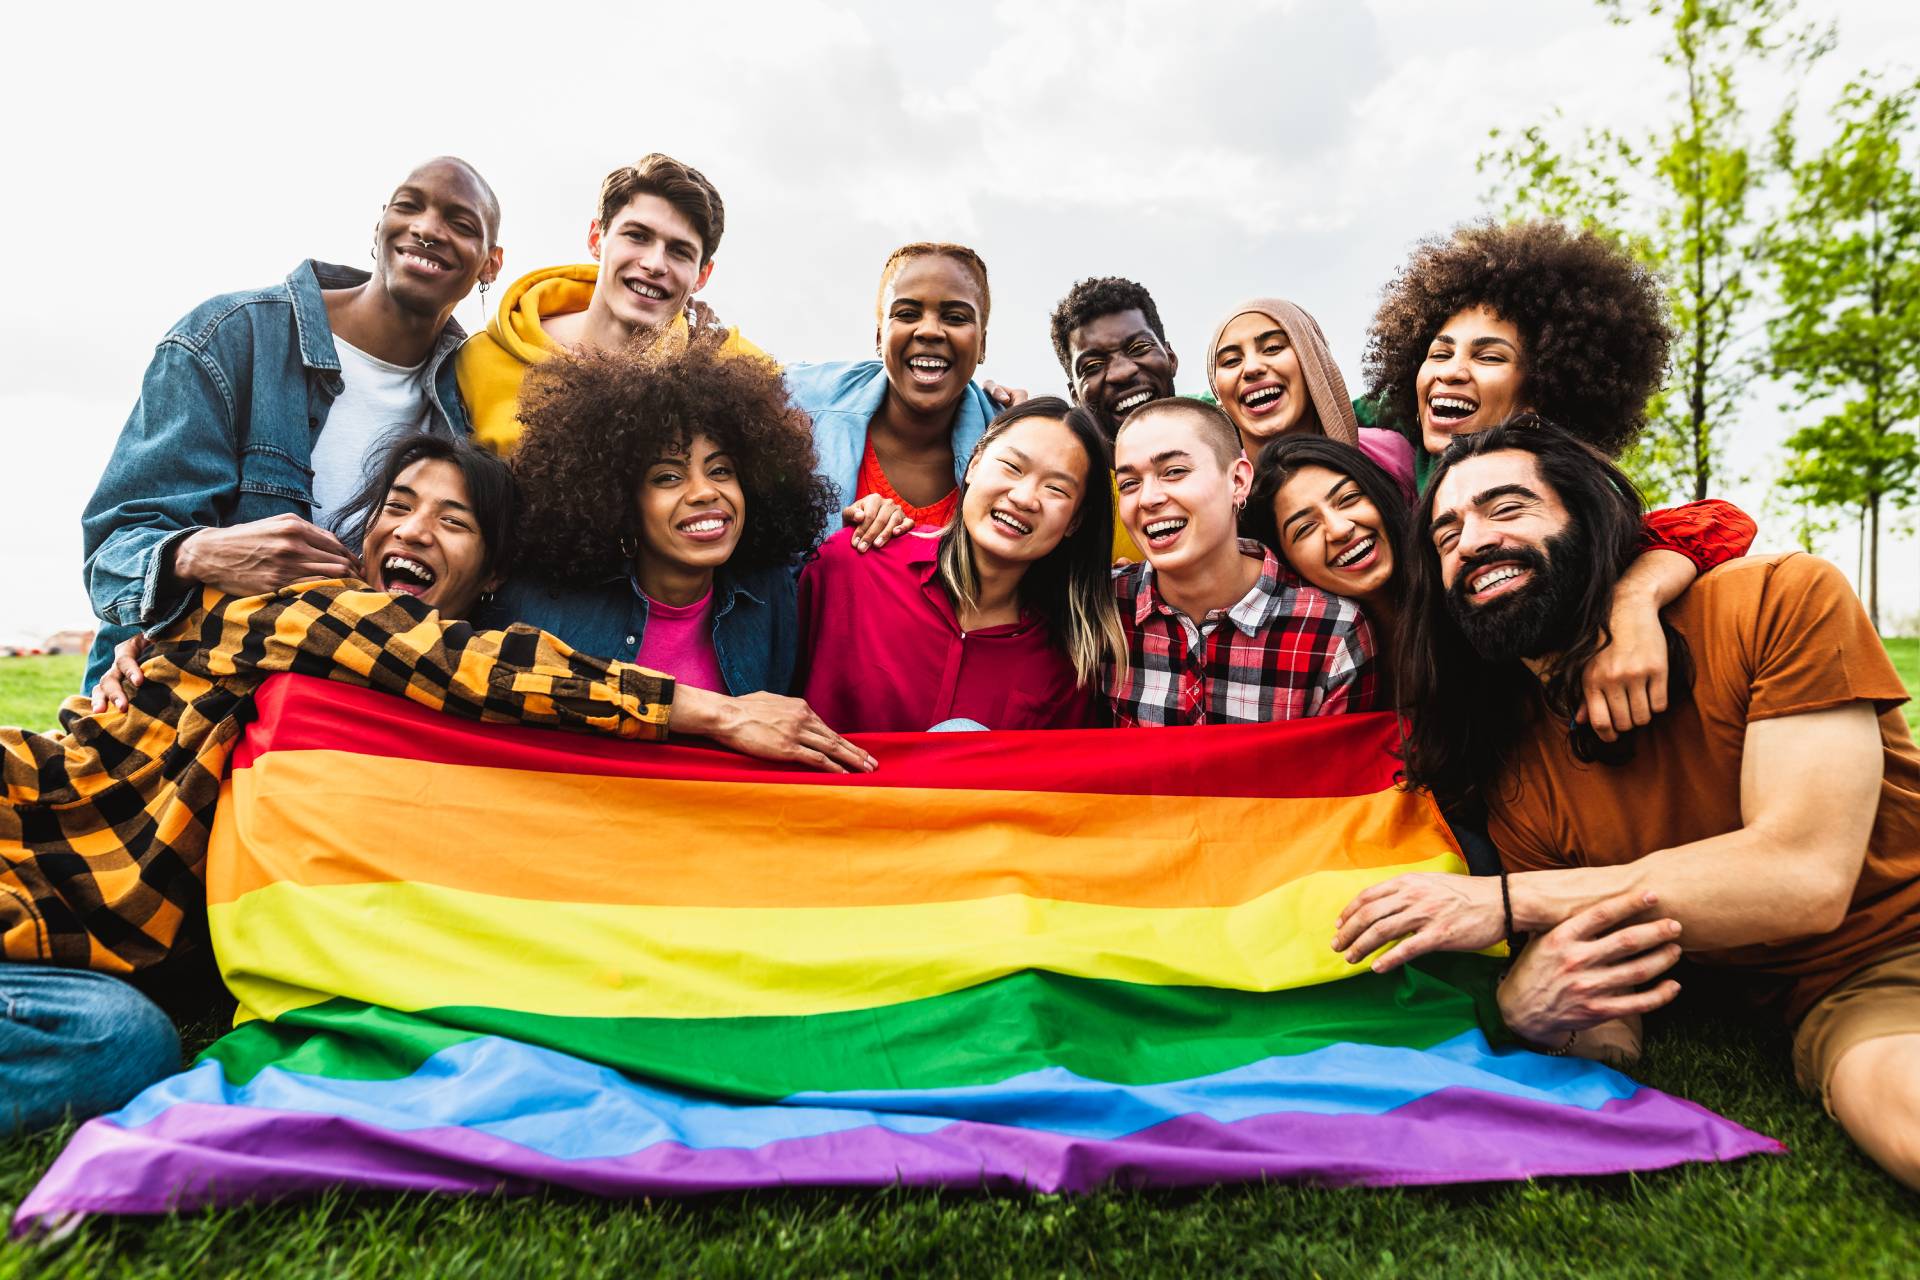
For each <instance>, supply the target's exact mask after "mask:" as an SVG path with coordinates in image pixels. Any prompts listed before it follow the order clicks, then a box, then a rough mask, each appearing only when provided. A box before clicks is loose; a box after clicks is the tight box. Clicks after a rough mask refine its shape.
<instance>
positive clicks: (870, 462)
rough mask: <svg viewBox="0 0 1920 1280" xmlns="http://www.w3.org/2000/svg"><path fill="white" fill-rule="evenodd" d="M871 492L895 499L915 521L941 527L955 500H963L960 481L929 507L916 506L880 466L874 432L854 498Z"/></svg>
mask: <svg viewBox="0 0 1920 1280" xmlns="http://www.w3.org/2000/svg"><path fill="white" fill-rule="evenodd" d="M870 493H877V494H879V495H880V496H881V497H883V498H886V499H888V500H889V501H892V502H894V503H896V504H897V505H898V506H899V508H900V509H901V510H902V511H904V512H906V513H907V514H908V515H909V516H911V517H912V518H913V522H914V523H915V524H932V525H939V526H941V527H942V528H944V527H945V526H946V523H947V520H948V519H949V518H950V517H951V516H952V515H953V505H954V503H956V502H958V501H960V489H959V486H957V485H956V486H955V487H953V488H952V489H949V490H948V491H947V496H946V497H944V498H942V499H940V501H938V502H936V503H934V504H933V505H932V506H928V507H916V506H914V505H913V504H912V503H911V502H908V501H907V500H906V499H905V498H903V497H901V496H900V495H899V494H898V493H895V492H894V489H893V486H892V485H891V484H889V483H887V473H886V472H884V471H882V470H881V469H880V455H879V454H877V453H875V452H874V451H873V437H872V436H871V435H869V436H868V437H867V449H866V452H865V453H862V454H861V455H860V474H859V476H858V477H856V478H855V480H854V482H853V496H854V500H855V501H858V500H859V499H861V498H864V497H866V496H867V495H868V494H870Z"/></svg>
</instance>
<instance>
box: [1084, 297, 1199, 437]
mask: <svg viewBox="0 0 1920 1280" xmlns="http://www.w3.org/2000/svg"><path fill="white" fill-rule="evenodd" d="M1067 360H1068V363H1069V365H1070V366H1071V368H1072V369H1073V397H1074V399H1075V400H1077V401H1079V402H1080V403H1081V404H1083V405H1085V406H1086V407H1087V408H1088V409H1091V410H1092V411H1093V415H1094V416H1095V417H1096V418H1098V419H1099V420H1100V427H1101V429H1102V430H1103V431H1105V432H1106V433H1107V439H1109V440H1111V439H1113V437H1114V436H1115V435H1117V434H1119V431H1120V424H1121V423H1122V422H1125V421H1126V419H1127V415H1129V414H1131V413H1132V412H1133V411H1134V410H1135V409H1138V408H1139V407H1140V406H1141V405H1143V404H1146V403H1147V402H1148V401H1151V400H1164V399H1165V398H1166V397H1168V396H1170V395H1172V394H1173V376H1174V374H1175V373H1177V372H1179V369H1180V360H1179V358H1178V357H1177V356H1175V355H1174V354H1173V351H1172V349H1171V348H1169V347H1168V346H1167V344H1166V343H1164V342H1162V341H1161V340H1160V339H1159V337H1158V336H1157V335H1156V334H1155V333H1154V332H1153V329H1152V328H1151V327H1150V326H1149V325H1148V324H1147V317H1146V313H1145V312H1143V311H1141V310H1140V309H1139V308H1137V307H1135V308H1132V309H1130V310H1127V311H1116V312H1114V313H1113V314H1111V315H1104V316H1098V317H1096V318H1094V319H1092V320H1089V321H1087V322H1086V323H1085V324H1083V325H1081V326H1080V327H1079V328H1077V329H1074V330H1072V331H1071V332H1069V333H1068V334H1067Z"/></svg>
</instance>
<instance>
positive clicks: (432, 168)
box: [373, 160, 501, 316]
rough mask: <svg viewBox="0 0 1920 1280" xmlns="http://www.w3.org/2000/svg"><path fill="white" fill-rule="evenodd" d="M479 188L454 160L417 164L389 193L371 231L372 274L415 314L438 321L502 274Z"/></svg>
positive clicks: (497, 247) (469, 173)
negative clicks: (475, 289) (480, 285)
mask: <svg viewBox="0 0 1920 1280" xmlns="http://www.w3.org/2000/svg"><path fill="white" fill-rule="evenodd" d="M487 207H488V205H487V196H486V191H485V188H484V187H482V186H481V184H480V181H479V179H478V178H476V177H475V176H474V173H473V171H472V170H471V169H469V168H467V167H466V166H465V165H463V164H461V163H459V162H458V161H455V160H434V161H429V162H428V163H426V164H423V165H421V166H420V167H419V168H418V169H415V170H414V171H413V172H412V173H411V174H408V175H407V180H406V181H405V182H403V183H401V184H400V185H399V186H398V187H396V188H394V192H393V195H392V196H390V197H389V198H388V200H387V203H386V206H385V207H384V208H383V209H381V211H380V221H379V222H378V223H377V224H376V225H375V227H374V233H373V235H374V273H375V275H376V276H378V277H379V278H380V279H381V281H382V282H383V283H384V285H385V288H386V291H387V294H388V295H389V296H390V297H392V298H393V299H394V301H395V302H397V303H399V304H400V306H401V307H403V308H405V309H406V310H409V311H412V312H414V313H416V314H418V315H432V316H439V315H442V314H444V313H445V312H446V311H448V310H449V309H451V308H452V307H453V305H454V304H455V303H457V302H459V301H460V300H461V299H462V298H464V297H466V296H467V294H468V293H470V292H472V290H473V286H474V285H475V284H477V283H479V282H480V281H483V280H484V281H486V282H488V283H489V284H490V283H492V282H493V279H494V277H495V276H497V275H498V274H499V273H500V261H501V257H500V246H499V245H496V244H494V243H492V239H493V237H492V233H491V232H490V231H489V230H488V224H487V215H486V209H487Z"/></svg>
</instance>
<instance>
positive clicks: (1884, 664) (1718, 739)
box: [1488, 553, 1920, 1021]
mask: <svg viewBox="0 0 1920 1280" xmlns="http://www.w3.org/2000/svg"><path fill="white" fill-rule="evenodd" d="M1666 616H1667V621H1668V622H1670V623H1672V624H1673V626H1674V629H1675V630H1677V631H1679V632H1680V634H1681V635H1683V636H1685V637H1686V641H1687V645H1688V648H1689V649H1690V650H1691V651H1692V656H1693V669H1694V679H1693V696H1692V698H1691V699H1690V700H1688V701H1687V702H1686V703H1684V704H1682V705H1679V706H1676V707H1674V708H1673V709H1672V710H1670V711H1668V712H1667V713H1666V714H1665V715H1663V716H1661V717H1660V718H1659V719H1657V720H1655V721H1654V723H1653V724H1652V725H1650V726H1649V727H1647V728H1646V729H1643V730H1641V731H1640V732H1639V733H1637V734H1636V735H1635V737H1636V738H1637V740H1638V742H1637V746H1636V748H1635V751H1634V756H1633V759H1632V760H1631V761H1629V762H1628V763H1627V764H1625V765H1622V766H1619V767H1612V766H1608V765H1601V764H1581V763H1580V762H1579V761H1577V760H1575V759H1574V758H1573V753H1572V751H1571V750H1570V749H1569V747H1568V745H1567V733H1566V728H1565V726H1564V725H1562V724H1560V723H1558V722H1556V721H1555V720H1554V718H1553V717H1551V716H1549V715H1547V714H1545V713H1544V711H1542V713H1541V714H1539V715H1536V716H1535V718H1534V722H1533V727H1532V728H1531V729H1530V730H1529V731H1528V732H1527V734H1526V735H1525V736H1524V737H1523V739H1522V741H1521V742H1520V744H1519V746H1518V747H1517V748H1516V749H1515V750H1514V752H1513V753H1512V756H1511V758H1510V762H1509V765H1508V768H1507V771H1506V774H1505V776H1503V777H1502V778H1501V780H1500V782H1499V783H1498V784H1497V785H1496V786H1495V787H1493V788H1491V789H1490V793H1491V794H1490V795H1489V798H1488V819H1489V822H1488V825H1489V827H1490V829H1491V833H1492V836H1493V840H1494V843H1495V844H1496V845H1498V846H1499V849H1500V855H1501V858H1502V859H1503V861H1505V863H1506V865H1507V866H1508V868H1509V869H1511V870H1514V871H1538V870H1557V869H1561V868H1565V867H1579V866H1615V865H1618V864H1620V863H1623V862H1632V861H1633V860H1635V859H1637V858H1641V857H1644V856H1645V855H1647V854H1648V853H1651V852H1653V851H1654V850H1656V849H1670V848H1673V847H1674V846H1676V845H1682V844H1687V843H1690V842H1692V841H1695V840H1704V839H1706V838H1707V837H1709V836H1717V835H1724V834H1725V833H1727V832H1729V831H1734V830H1737V829H1738V828H1739V827H1740V826H1741V825H1742V820H1741V815H1740V761H1741V756H1742V753H1743V750H1744V745H1745V741H1746V729H1747V724H1748V722H1749V721H1753V720H1769V719H1775V718H1778V717H1781V716H1793V715H1804V714H1806V713H1808V712H1813V711H1824V710H1828V709H1830V708H1833V707H1839V706H1845V705H1847V704H1848V703H1853V702H1871V703H1873V704H1874V706H1875V708H1876V709H1877V710H1878V712H1879V713H1880V739H1881V743H1882V745H1883V748H1884V752H1885V760H1886V769H1885V775H1884V778H1883V780H1882V781H1881V783H1880V808H1879V811H1878V813H1877V814H1876V816H1875V819H1874V825H1873V835H1872V837H1871V839H1870V840H1869V841H1868V845H1867V857H1866V863H1865V865H1864V866H1863V867H1862V869H1861V872H1860V882H1859V884H1858V885H1857V886H1856V887H1855V889H1854V892H1853V904H1852V906H1851V907H1850V908H1849V909H1848V912H1847V917H1846V919H1845V920H1844V921H1843V922H1842V923H1841V925H1840V927H1839V928H1838V929H1835V930H1834V931H1833V932H1832V933H1824V934H1816V935H1813V936H1811V937H1804V938H1795V939H1792V940H1789V941H1785V942H1775V943H1765V944H1759V945H1754V946H1745V947H1731V948H1727V949H1724V950H1719V951H1710V952H1695V953H1694V955H1693V958H1694V959H1696V960H1700V961H1703V962H1706V963H1709V964H1722V965H1729V966H1736V967H1741V968H1749V969H1753V970H1757V971H1760V972H1764V973H1768V974H1775V975H1779V976H1780V977H1783V978H1785V979H1787V980H1788V982H1789V985H1788V988H1787V991H1786V993H1785V994H1786V1013H1787V1017H1788V1018H1789V1019H1790V1020H1793V1021H1797V1020H1798V1019H1799V1018H1800V1017H1801V1015H1802V1014H1804V1013H1805V1012H1806V1011H1807V1008H1808V1006H1810V1005H1811V1004H1813V1002H1814V1001H1816V1000H1818V999H1819V998H1820V996H1822V995H1823V994H1825V992H1826V991H1827V989H1828V988H1830V987H1831V986H1833V984H1834V983H1836V982H1838V981H1839V980H1840V979H1841V978H1844V977H1845V976H1847V975H1848V974H1849V973H1851V972H1853V971H1854V970H1855V969H1857V968H1859V967H1860V965H1861V964H1862V963H1864V962H1865V961H1866V960H1868V959H1869V958H1870V957H1872V956H1874V955H1875V954H1877V953H1879V952H1882V951H1886V950H1888V949H1890V948H1892V947H1895V946H1900V945H1904V944H1907V943H1911V942H1916V941H1920V749H1916V748H1915V746H1914V742H1913V735H1912V734H1911V733H1910V732H1908V730H1907V722H1906V719H1905V717H1903V716H1902V715H1901V714H1900V712H1899V711H1898V710H1897V708H1898V707H1899V705H1900V704H1901V703H1903V702H1905V701H1906V699H1907V691H1906V689H1905V687H1904V686H1903V685H1902V684H1901V683H1900V676H1899V674H1898V673H1897V672H1895V670H1894V668H1893V663H1892V661H1891V660H1889V659H1888V657H1887V652H1886V649H1885V648H1884V647H1883V646H1882V645H1881V643H1880V637H1879V636H1878V635H1876V634H1874V630H1873V625H1872V623H1870V622H1869V621H1868V620H1867V614H1866V610H1864V609H1862V608H1861V607H1860V601H1859V599H1858V598H1857V597H1856V596H1855V595H1854V593H1853V588H1852V587H1851V586H1849V585H1848V583H1847V580H1846V579H1845V578H1844V577H1842V576H1841V575H1840V571H1839V570H1838V569H1836V568H1834V567H1833V566H1832V565H1830V564H1828V563H1827V562H1826V561H1824V560H1819V559H1816V558H1814V557H1813V556H1808V555H1801V554H1798V553H1794V554H1789V555H1779V556H1754V557H1750V558H1748V559H1744V560H1733V561H1730V562H1728V563H1727V564H1725V565H1722V566H1721V567H1719V568H1717V569H1714V570H1712V571H1711V572H1709V573H1705V574H1702V575H1701V577H1700V579H1699V580H1698V581H1697V582H1695V583H1694V584H1693V588H1692V589H1691V590H1690V591H1688V592H1687V594H1686V595H1684V596H1682V597H1681V598H1680V600H1678V601H1677V602H1675V603H1674V604H1673V605H1672V606H1671V607H1670V608H1668V610H1667V613H1666Z"/></svg>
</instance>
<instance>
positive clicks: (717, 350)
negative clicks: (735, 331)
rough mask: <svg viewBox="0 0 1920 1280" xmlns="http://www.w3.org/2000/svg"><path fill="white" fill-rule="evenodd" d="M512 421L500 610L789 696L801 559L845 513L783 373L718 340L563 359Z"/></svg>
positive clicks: (612, 650) (664, 667)
mask: <svg viewBox="0 0 1920 1280" xmlns="http://www.w3.org/2000/svg"><path fill="white" fill-rule="evenodd" d="M520 415H521V418H522V419H523V420H524V422H525V424H526V432H525V434H524V435H523V436H522V437H521V439H520V444H519V447H518V448H517V449H516V450H515V452H514V455H513V459H512V465H513V472H514V476H515V478H516V479H517V480H518V481H519V483H520V488H521V495H522V503H523V506H522V511H523V515H522V517H521V525H520V533H521V548H522V550H521V559H520V566H519V570H518V571H517V572H516V574H515V575H514V577H513V578H512V579H511V580H510V581H509V582H508V583H507V585H506V586H505V587H504V588H503V589H502V591H501V593H500V597H499V599H498V600H496V601H495V604H494V608H495V609H496V610H497V611H499V612H500V613H501V614H502V615H503V617H504V619H505V620H511V621H518V622H526V623H529V624H532V625H534V626H538V627H540V628H541V629H543V630H546V631H550V632H552V633H553V634H555V635H557V636H559V637H561V638H562V639H563V640H565V641H567V642H568V643H569V644H571V645H573V646H574V647H575V648H576V649H580V650H583V651H585V652H588V653H593V654H598V655H600V656H602V657H608V658H619V659H624V660H628V661H633V662H637V663H639V664H640V665H641V666H644V667H649V668H651V669H654V670H659V671H666V672H667V673H669V674H671V675H672V676H674V677H675V679H677V680H678V681H679V682H680V683H681V684H682V685H683V686H685V685H694V686H698V687H700V688H707V689H713V690H716V691H717V692H721V693H725V694H729V695H733V696H735V697H739V696H742V695H746V694H753V693H761V692H767V691H770V692H772V693H775V694H784V693H786V691H787V689H788V686H789V685H790V683H791V681H792V677H793V667H794V659H795V649H796V644H797V641H798V635H799V632H798V617H797V613H796V596H795V588H794V581H795V569H796V567H797V566H798V564H799V562H800V560H801V559H802V558H803V557H804V556H805V555H806V554H807V553H808V552H809V551H811V550H812V548H813V545H814V540H815V538H816V536H817V535H818V532H819V530H820V529H821V527H822V526H823V525H825V524H826V523H827V520H828V518H829V516H831V515H833V514H835V513H837V512H838V510H839V506H838V503H837V502H836V501H835V499H834V495H833V493H832V492H831V490H830V489H829V487H828V485H827V483H826V482H825V481H823V480H821V479H820V478H819V477H818V476H816V475H815V474H814V463H815V460H814V450H813V437H812V434H811V432H810V431H809V430H808V425H807V422H806V419H805V417H804V415H801V414H799V413H798V412H797V411H795V410H794V409H792V408H791V407H790V406H789V405H788V403H787V393H786V388H785V385H784V384H783V383H782V382H781V379H780V373H779V370H778V369H776V368H775V367H774V366H773V365H772V364H771V363H770V362H768V361H766V360H762V359H758V358H754V357H741V356H735V355H732V354H731V353H729V352H727V351H726V350H725V349H724V347H723V346H722V345H721V343H720V342H719V341H718V340H716V339H713V338H699V339H696V340H695V341H694V342H693V343H691V344H690V345H689V346H688V347H687V348H686V349H685V350H684V352H681V353H673V352H661V351H658V350H656V351H653V352H651V353H647V352H645V351H644V350H643V349H641V348H630V349H627V350H620V351H604V350H586V351H579V352H573V353H566V354H560V355H556V356H555V357H554V358H552V359H550V360H547V361H543V362H542V363H541V364H540V365H539V366H538V367H537V368H535V369H534V370H533V371H532V372H531V373H530V374H529V375H528V380H527V385H526V389H525V391H524V392H523V395H522V399H521V409H520Z"/></svg>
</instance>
